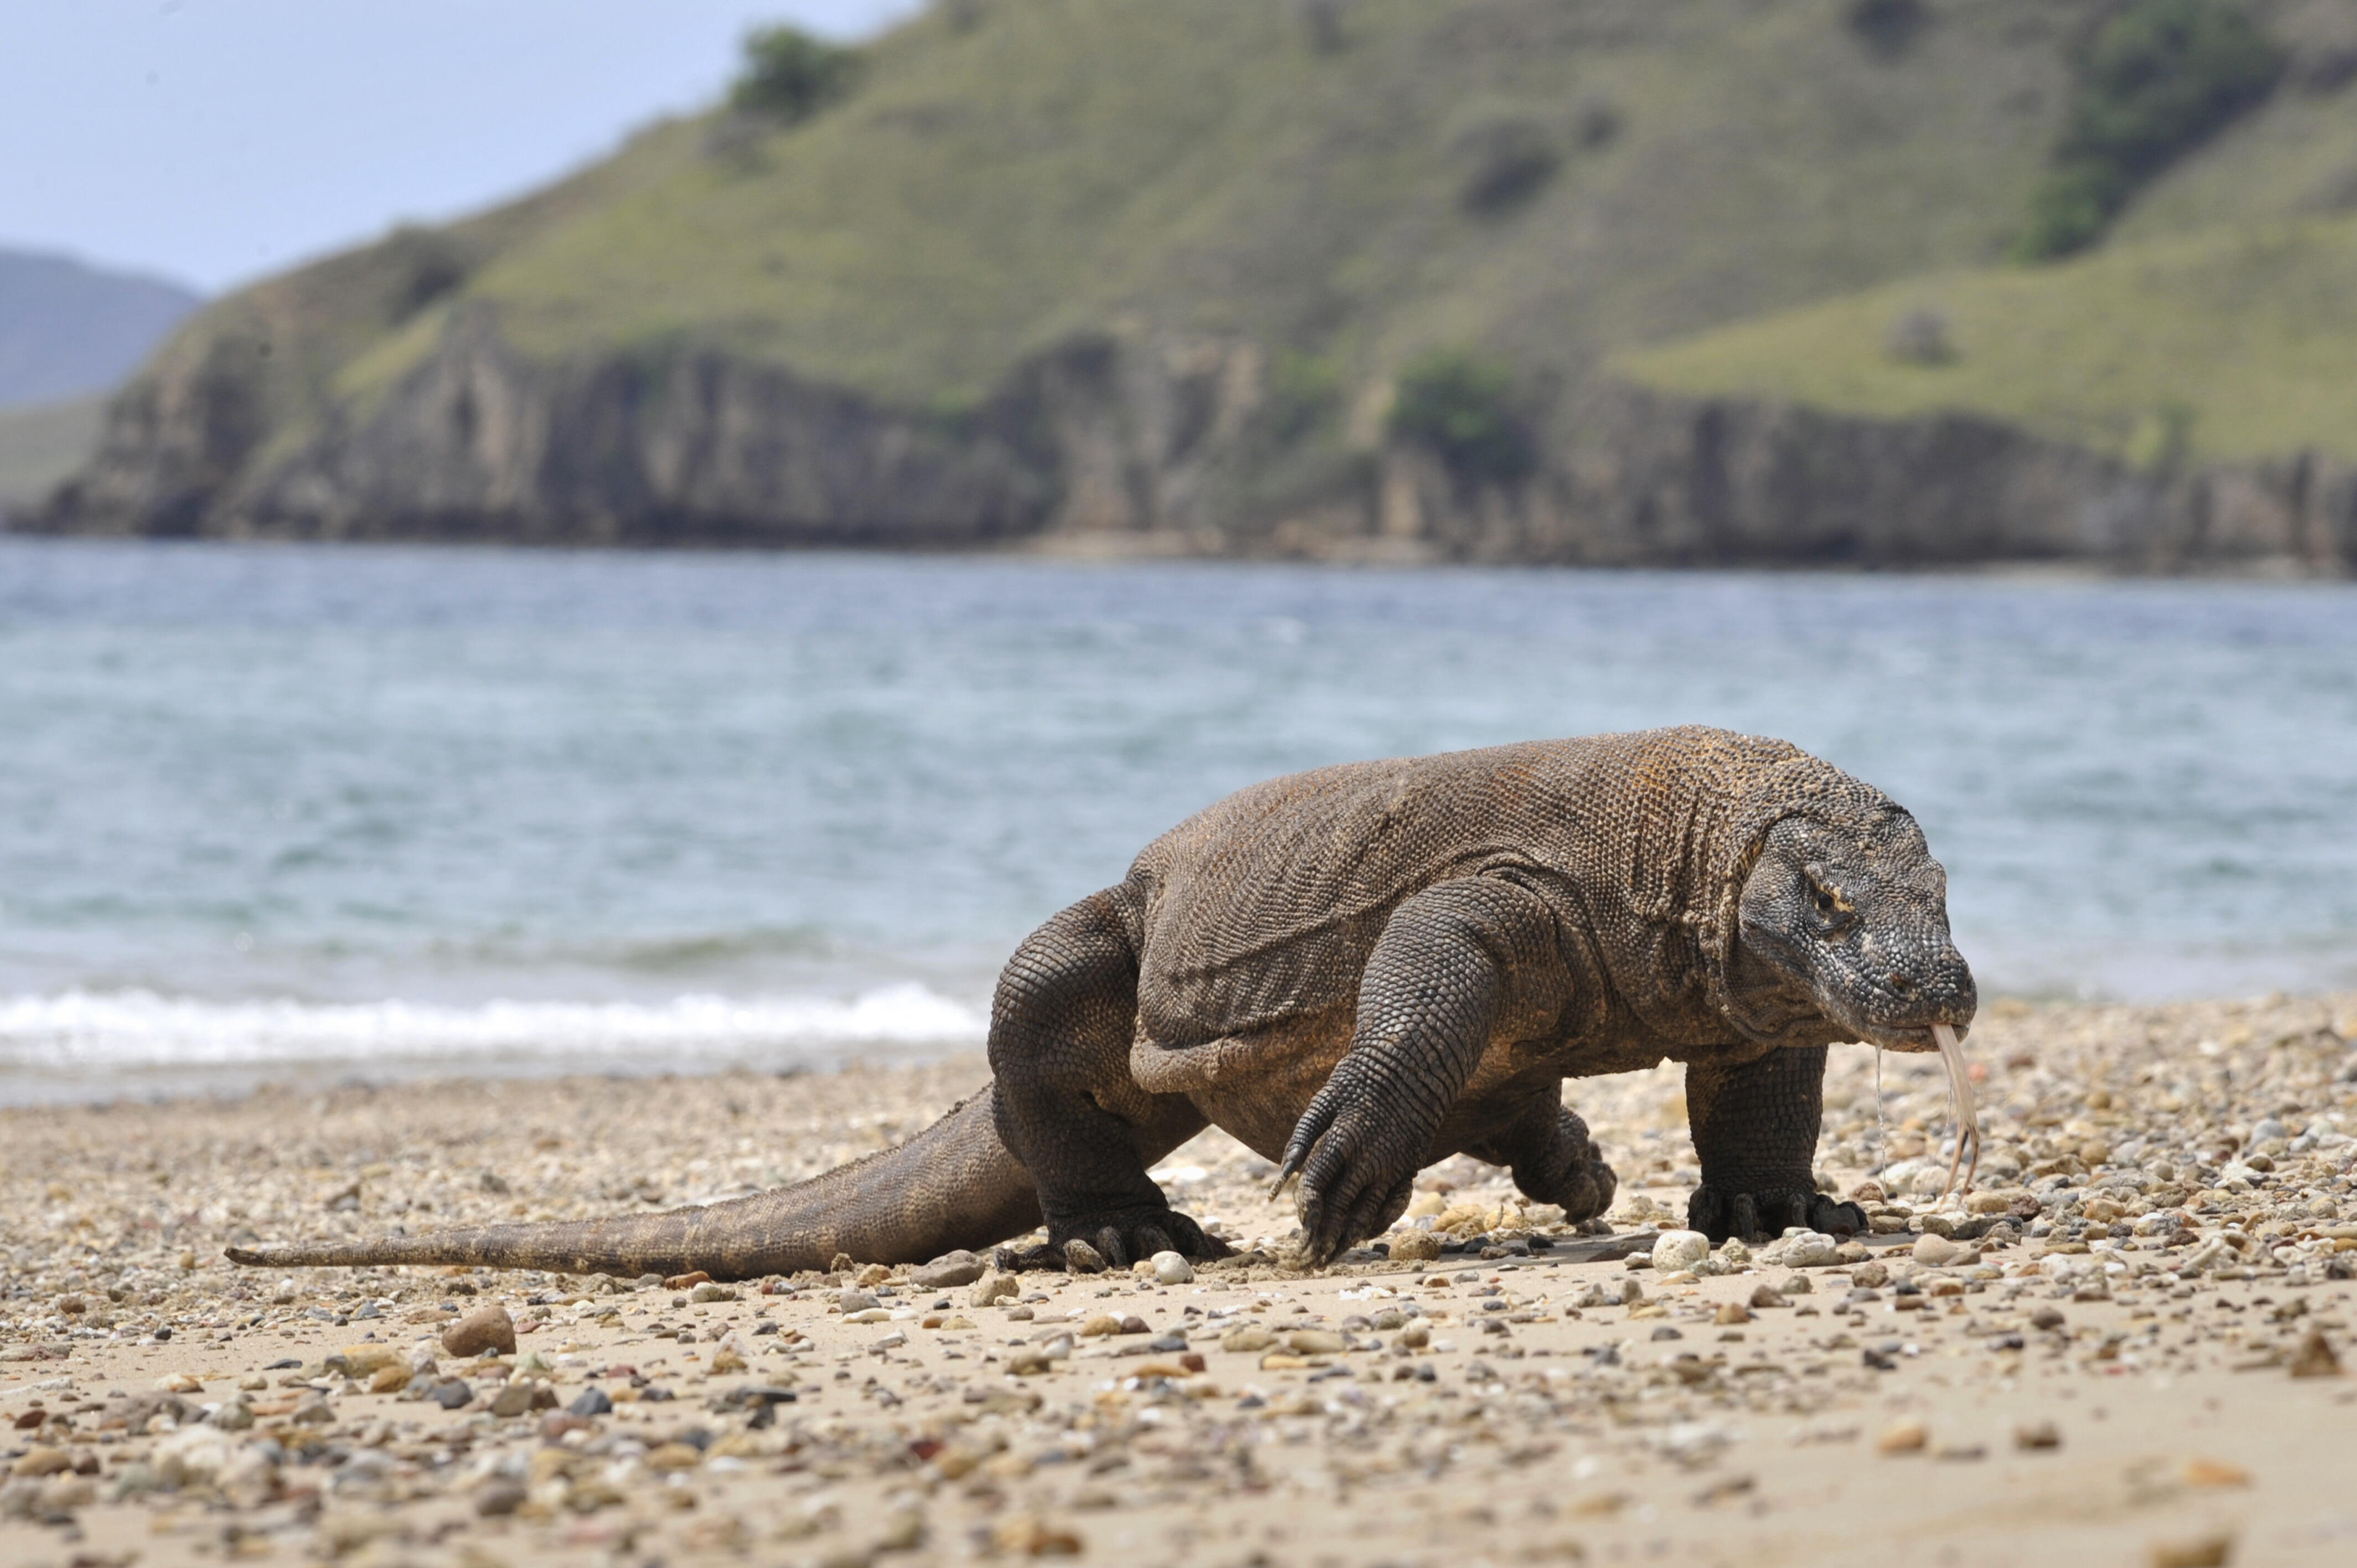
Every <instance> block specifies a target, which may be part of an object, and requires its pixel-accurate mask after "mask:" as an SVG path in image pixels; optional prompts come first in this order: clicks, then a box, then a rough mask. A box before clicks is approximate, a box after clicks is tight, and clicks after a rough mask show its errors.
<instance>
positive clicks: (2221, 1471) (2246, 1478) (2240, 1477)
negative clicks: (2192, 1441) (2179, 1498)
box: [2178, 1456, 2251, 1487]
mask: <svg viewBox="0 0 2357 1568" xmlns="http://www.w3.org/2000/svg"><path fill="white" fill-rule="evenodd" d="M2178 1477H2179V1479H2181V1480H2182V1481H2184V1483H2185V1484H2186V1485H2187V1486H2189V1487H2247V1486H2249V1485H2250V1484H2251V1473H2250V1472H2249V1471H2248V1470H2245V1469H2244V1468H2243V1467H2242V1466H2240V1465H2229V1464H2227V1463H2226V1462H2225V1461H2224V1460H2222V1459H2203V1458H2201V1457H2198V1456H2197V1457H2195V1458H2191V1459H2188V1460H2187V1461H2186V1462H2185V1466H2184V1467H2183V1468H2182V1469H2180V1470H2179V1472H2178Z"/></svg>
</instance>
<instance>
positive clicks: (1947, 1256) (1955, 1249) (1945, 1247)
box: [1912, 1231, 1979, 1269]
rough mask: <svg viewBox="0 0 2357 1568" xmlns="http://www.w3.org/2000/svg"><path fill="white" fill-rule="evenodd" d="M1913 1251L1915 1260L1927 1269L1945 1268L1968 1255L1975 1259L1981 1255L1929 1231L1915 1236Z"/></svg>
mask: <svg viewBox="0 0 2357 1568" xmlns="http://www.w3.org/2000/svg"><path fill="white" fill-rule="evenodd" d="M1912 1251H1913V1252H1914V1255H1915V1261H1916V1262H1919V1263H1921V1264H1922V1265H1923V1266H1924V1267H1925V1268H1927V1269H1944V1268H1947V1267H1949V1266H1951V1265H1952V1264H1954V1263H1956V1262H1960V1261H1961V1260H1963V1259H1964V1258H1965V1257H1966V1256H1971V1257H1973V1258H1975V1260H1977V1258H1978V1256H1979V1254H1977V1253H1974V1252H1971V1251H1970V1250H1969V1249H1967V1248H1964V1247H1961V1246H1958V1245H1957V1244H1956V1243H1955V1242H1953V1241H1951V1240H1948V1239H1947V1238H1946V1237H1944V1236H1937V1235H1933V1234H1932V1233H1930V1232H1928V1231H1927V1232H1925V1233H1924V1234H1923V1235H1921V1236H1918V1237H1917V1238H1915V1245H1914V1247H1913V1249H1912Z"/></svg>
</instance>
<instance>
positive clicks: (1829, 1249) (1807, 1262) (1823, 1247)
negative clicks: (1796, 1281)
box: [1777, 1230, 1841, 1269]
mask: <svg viewBox="0 0 2357 1568" xmlns="http://www.w3.org/2000/svg"><path fill="white" fill-rule="evenodd" d="M1839 1252H1840V1244H1839V1243H1838V1242H1836V1241H1835V1240H1834V1239H1833V1238H1832V1237H1830V1236H1828V1235H1825V1234H1824V1232H1823V1231H1819V1230H1803V1231H1801V1232H1800V1233H1799V1234H1797V1235H1790V1236H1787V1237H1785V1238H1784V1240H1783V1241H1782V1242H1781V1245H1780V1246H1779V1248H1778V1249H1777V1255H1778V1258H1779V1261H1780V1262H1782V1263H1783V1265H1784V1266H1785V1267H1786V1268H1788V1269H1822V1268H1825V1267H1828V1266H1830V1265H1831V1264H1834V1263H1837V1262H1841V1259H1840V1257H1839V1255H1838V1254H1839Z"/></svg>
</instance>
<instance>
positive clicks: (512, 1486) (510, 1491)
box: [475, 1477, 528, 1519]
mask: <svg viewBox="0 0 2357 1568" xmlns="http://www.w3.org/2000/svg"><path fill="white" fill-rule="evenodd" d="M527 1495H528V1494H527V1493H526V1492H525V1490H524V1487H523V1483H522V1481H511V1480H509V1479H507V1478H506V1477H500V1478H499V1479H497V1480H493V1481H490V1482H489V1483H487V1484H486V1485H484V1486H483V1487H481V1488H480V1489H479V1490H478V1491H477V1492H476V1493H475V1511H476V1512H477V1513H479V1514H480V1515H481V1516H482V1517H483V1518H485V1519H505V1518H507V1517H508V1515H510V1514H511V1513H513V1512H515V1511H516V1509H520V1508H522V1507H523V1503H524V1498H525V1497H526V1496H527Z"/></svg>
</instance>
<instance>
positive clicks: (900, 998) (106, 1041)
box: [0, 984, 986, 1072]
mask: <svg viewBox="0 0 2357 1568" xmlns="http://www.w3.org/2000/svg"><path fill="white" fill-rule="evenodd" d="M985 1028H986V1019H985V1015H983V1014H982V1013H981V1012H980V1011H978V1010H977V1009H975V1008H973V1007H969V1006H966V1005H964V1004H961V1003H959V1002H955V1001H952V999H950V998H949V997H946V996H943V995H941V994H940V993H937V992H934V991H931V990H929V989H927V988H926V987H924V986H922V985H917V984H900V985H891V986H884V987H880V988H877V989H876V990H871V991H867V992H863V993H859V994H857V995H855V996H851V997H847V998H845V997H821V996H779V997H756V998H735V997H722V996H702V995H698V996H679V997H674V998H673V999H672V1000H670V1001H668V1002H661V1003H637V1002H604V1003H573V1002H504V1001H502V1002H490V1003H485V1004H480V1005H476V1006H448V1005H440V1004H429V1003H416V1002H402V1001H385V1002H371V1003H324V1004H323V1003H304V1002H294V1001H260V1002H208V1001H199V1000H196V999H193V998H187V997H173V996H162V995H157V994H156V993H152V992H145V991H123V992H87V991H68V992H62V993H56V994H52V995H45V996H24V995H19V996H11V997H6V998H0V1072H5V1071H7V1070H9V1069H29V1070H35V1071H59V1070H63V1071H69V1072H71V1071H75V1070H77V1069H79V1070H81V1071H90V1070H92V1069H155V1068H188V1067H214V1068H219V1067H234V1066H261V1065H265V1064H270V1063H286V1064H304V1065H313V1064H333V1063H350V1064H351V1066H352V1067H353V1068H354V1069H361V1070H365V1069H368V1068H369V1067H371V1066H372V1065H382V1064H387V1063H396V1062H411V1063H414V1062H418V1061H423V1060H436V1059H444V1058H452V1059H465V1060H469V1061H478V1060H482V1059H485V1058H490V1059H495V1060H500V1061H507V1062H514V1061H518V1060H526V1061H533V1062H538V1063H542V1064H544V1065H546V1066H550V1067H565V1066H570V1065H578V1066H581V1067H584V1068H590V1069H605V1068H608V1067H613V1066H620V1065H625V1063H626V1062H627V1063H628V1064H629V1065H644V1063H643V1061H642V1060H639V1059H635V1058H645V1057H648V1056H650V1055H653V1054H656V1053H662V1054H663V1055H665V1056H668V1057H673V1058H678V1057H688V1058H695V1059H698V1060H705V1061H709V1060H715V1059H719V1060H743V1059H749V1058H779V1057H783V1058H788V1059H791V1060H817V1059H829V1058H840V1057H842V1056H845V1055H848V1054H852V1048H853V1047H861V1046H869V1045H873V1046H880V1047H897V1048H898V1049H899V1050H908V1049H911V1048H916V1047H939V1048H942V1049H955V1048H958V1047H970V1046H974V1045H978V1044H980V1043H981V1041H982V1039H983V1037H984V1034H985Z"/></svg>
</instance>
